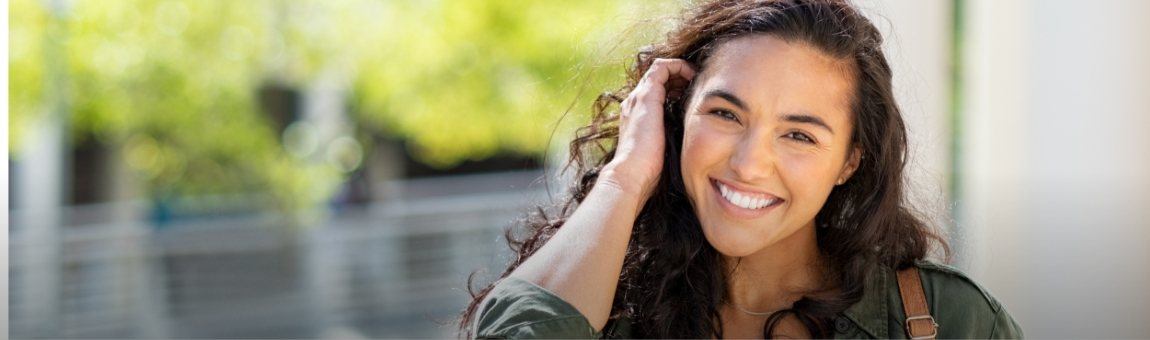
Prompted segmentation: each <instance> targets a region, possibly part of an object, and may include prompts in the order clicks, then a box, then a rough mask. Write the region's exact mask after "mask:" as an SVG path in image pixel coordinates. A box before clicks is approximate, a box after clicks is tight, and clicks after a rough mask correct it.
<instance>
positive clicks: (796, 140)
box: [682, 35, 859, 257]
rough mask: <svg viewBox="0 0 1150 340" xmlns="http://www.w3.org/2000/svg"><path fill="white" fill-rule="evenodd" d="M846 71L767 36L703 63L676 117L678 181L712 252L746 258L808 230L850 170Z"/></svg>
mask: <svg viewBox="0 0 1150 340" xmlns="http://www.w3.org/2000/svg"><path fill="white" fill-rule="evenodd" d="M848 70H849V67H848V66H847V65H846V64H844V62H843V61H841V60H837V59H832V58H831V57H829V56H826V55H824V54H822V52H819V51H818V50H816V49H814V48H813V47H809V46H808V45H806V44H802V43H789V42H786V41H784V40H782V39H779V38H776V37H774V36H770V35H757V36H750V37H743V38H737V39H734V40H731V41H729V42H726V43H723V44H722V45H720V46H719V48H718V50H717V51H715V53H714V54H713V55H712V56H711V57H710V59H709V60H708V61H707V62H706V64H705V65H703V71H702V73H701V74H700V75H699V77H697V78H696V79H695V82H696V83H695V84H693V86H694V91H693V95H692V97H691V100H690V101H689V104H688V107H687V111H686V115H685V122H684V125H685V131H684V137H683V153H682V173H683V181H684V183H685V185H686V189H687V194H688V196H689V197H690V200H691V203H692V205H693V206H694V209H695V212H696V214H697V215H698V216H699V220H700V222H701V223H702V226H703V234H704V235H705V236H706V238H707V241H708V242H710V243H711V245H712V246H714V247H715V248H716V249H717V250H718V251H719V252H720V253H722V254H724V255H727V256H734V257H741V256H746V255H750V254H753V253H755V252H757V251H759V250H762V249H764V248H766V247H769V246H771V245H773V244H776V243H777V242H778V241H780V240H784V239H786V238H787V237H789V236H791V235H793V234H795V232H796V231H798V230H801V229H802V228H814V218H815V215H816V214H817V213H818V212H819V210H820V209H821V208H822V206H823V203H824V202H826V199H827V196H828V195H830V192H831V189H832V188H834V186H835V185H836V184H837V183H838V182H839V181H841V180H845V179H846V178H849V176H850V174H851V172H853V171H854V168H855V167H856V166H857V164H858V156H859V154H858V152H857V151H855V150H854V148H853V147H852V146H851V144H850V136H851V129H852V126H851V112H850V99H851V96H852V95H853V90H854V87H853V82H852V80H851V78H850V76H849V73H848Z"/></svg>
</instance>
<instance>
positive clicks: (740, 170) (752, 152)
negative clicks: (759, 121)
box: [730, 134, 778, 183]
mask: <svg viewBox="0 0 1150 340" xmlns="http://www.w3.org/2000/svg"><path fill="white" fill-rule="evenodd" d="M777 161H778V157H777V155H776V154H775V150H774V148H772V147H771V143H770V140H769V138H766V137H765V136H755V135H753V134H752V135H748V138H744V139H743V140H741V141H740V142H739V144H738V145H737V146H736V147H735V152H734V153H732V154H731V159H730V166H731V170H732V171H734V173H735V175H736V176H738V177H739V179H740V180H742V181H744V182H747V183H755V182H759V181H762V180H764V179H767V178H770V177H771V176H773V175H774V172H775V163H776V162H777Z"/></svg>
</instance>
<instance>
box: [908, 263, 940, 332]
mask: <svg viewBox="0 0 1150 340" xmlns="http://www.w3.org/2000/svg"><path fill="white" fill-rule="evenodd" d="M898 292H899V294H900V295H902V310H903V311H904V312H906V335H907V336H908V337H910V338H911V339H934V338H935V336H937V335H938V324H937V323H935V322H934V317H932V316H930V308H929V307H927V304H926V293H925V292H924V291H923V289H922V279H921V278H919V275H918V267H915V266H911V267H910V268H907V269H903V270H900V271H898Z"/></svg>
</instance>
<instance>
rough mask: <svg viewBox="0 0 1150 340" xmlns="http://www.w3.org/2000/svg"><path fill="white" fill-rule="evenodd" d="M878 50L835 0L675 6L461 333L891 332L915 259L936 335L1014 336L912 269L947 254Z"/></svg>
mask: <svg viewBox="0 0 1150 340" xmlns="http://www.w3.org/2000/svg"><path fill="white" fill-rule="evenodd" d="M881 42H882V37H881V36H880V34H879V32H878V31H877V30H876V29H875V27H874V26H873V25H872V24H871V23H870V22H869V21H868V20H867V19H865V18H864V17H863V16H861V15H860V14H859V13H858V11H857V10H856V9H854V8H852V7H851V5H849V4H848V3H846V2H844V1H801V0H794V1H786V0H777V1H770V0H768V1H744V0H720V1H714V2H710V3H706V4H702V5H700V6H698V8H696V9H694V10H692V11H690V12H689V13H688V15H687V16H686V17H685V19H684V20H682V22H680V24H679V25H678V27H677V28H676V30H674V31H673V32H672V33H671V34H669V36H668V37H667V40H666V41H664V42H663V43H661V44H659V45H656V46H654V47H653V48H652V49H650V50H648V51H645V52H642V53H639V56H638V62H637V64H636V67H635V68H634V69H633V70H632V72H631V73H630V74H629V78H628V82H627V84H626V85H625V86H624V87H623V88H622V89H620V90H619V91H616V92H614V93H608V94H605V95H603V96H601V97H600V98H599V100H598V101H597V105H596V106H595V107H596V112H595V116H594V119H593V122H592V123H591V124H590V125H589V126H586V127H584V128H582V129H580V130H579V132H578V136H577V138H576V139H575V141H573V142H572V143H571V151H572V155H573V156H572V159H571V161H572V164H574V165H575V166H576V167H577V171H578V175H579V178H580V181H579V182H578V183H577V185H576V187H575V188H574V190H573V194H572V196H571V198H570V199H569V200H568V201H567V202H566V204H565V205H564V206H563V209H562V211H561V212H560V215H561V216H560V217H559V218H554V219H552V218H548V217H547V216H546V215H545V214H543V213H540V214H538V215H537V216H536V219H535V220H534V221H531V222H530V223H529V227H530V228H531V231H532V232H531V233H530V234H529V235H528V236H527V237H526V239H524V240H522V241H517V242H512V244H513V246H514V247H513V248H515V249H516V250H517V251H518V255H519V256H518V258H517V259H515V261H514V262H513V263H512V264H511V265H510V267H509V268H508V269H507V271H506V272H504V273H503V279H501V280H499V281H497V282H496V283H494V284H492V285H491V286H488V287H486V288H485V289H482V290H481V291H479V292H478V293H477V294H473V300H472V302H471V304H470V305H469V306H468V308H467V310H465V311H464V313H463V320H462V324H461V327H463V329H464V330H465V331H467V332H468V334H469V335H470V336H474V337H482V338H486V337H562V338H574V337H628V338H629V337H658V338H683V337H692V338H702V337H730V338H749V337H768V338H770V337H800V338H810V337H818V338H825V337H832V336H833V337H849V338H860V337H876V338H895V337H906V336H907V335H908V333H907V327H906V324H907V323H908V321H907V319H908V318H907V315H908V313H905V312H904V308H903V307H902V306H903V299H902V298H901V297H900V290H899V287H898V284H896V281H897V280H896V274H895V273H896V272H898V271H900V270H903V269H906V268H914V269H917V272H918V273H920V275H921V280H914V281H917V282H920V283H921V285H922V287H923V288H925V289H923V290H921V292H924V293H923V294H924V295H925V297H926V301H927V302H926V305H929V306H930V307H929V314H930V317H931V318H933V321H934V324H937V328H935V329H933V330H934V331H937V334H936V335H937V336H939V337H944V338H950V337H955V338H988V337H1020V336H1021V335H1022V333H1021V330H1020V328H1019V327H1018V325H1017V324H1016V323H1015V322H1014V320H1013V319H1012V318H1011V317H1010V315H1009V314H1008V313H1007V312H1006V310H1005V309H1003V307H1002V306H1001V305H1000V304H999V303H998V302H996V301H995V300H994V299H993V298H992V297H990V296H989V295H988V294H987V293H986V292H985V291H984V290H982V289H981V288H979V287H978V286H977V285H976V284H974V283H973V282H971V281H970V280H969V279H968V278H966V277H965V276H964V275H963V274H961V273H960V272H958V271H956V270H954V269H952V268H949V267H946V266H943V265H938V264H934V263H931V262H927V261H925V260H924V258H925V257H926V256H927V255H928V251H929V250H930V248H931V246H932V245H936V244H937V245H938V246H939V248H940V249H941V250H943V253H945V252H946V246H945V244H944V243H943V242H942V240H941V239H940V238H939V237H937V236H935V235H934V234H932V233H931V232H930V231H929V228H928V226H927V225H926V224H925V223H924V222H923V220H922V219H920V218H919V217H916V216H915V215H914V214H913V213H912V211H911V209H910V208H909V207H908V206H907V205H906V202H905V201H904V197H905V189H904V186H903V183H904V178H903V169H904V165H905V158H906V150H907V142H906V131H905V127H904V124H903V121H902V118H901V115H900V113H899V109H898V107H897V106H896V105H895V102H894V97H893V94H892V91H891V71H890V67H889V65H888V64H887V61H886V58H885V57H884V55H883V53H882V50H881V47H880V46H881ZM624 96H625V98H624ZM616 108H617V109H616ZM597 151H598V153H596V152H597ZM572 208H574V209H573V210H572ZM540 211H542V210H540ZM906 272H911V271H902V272H899V273H900V275H901V273H906ZM906 282H911V281H906ZM904 290H906V288H904ZM907 301H910V300H909V299H908V300H907ZM908 303H909V302H908ZM922 319H923V320H925V321H927V323H928V324H931V323H930V322H929V321H930V319H929V318H922ZM917 324H918V323H917V322H916V325H917ZM916 327H918V326H916ZM916 331H917V329H916ZM915 335H924V334H923V333H921V332H920V333H919V334H915ZM925 335H930V334H929V333H926V334H925Z"/></svg>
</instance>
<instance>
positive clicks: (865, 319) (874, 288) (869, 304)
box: [843, 266, 890, 339]
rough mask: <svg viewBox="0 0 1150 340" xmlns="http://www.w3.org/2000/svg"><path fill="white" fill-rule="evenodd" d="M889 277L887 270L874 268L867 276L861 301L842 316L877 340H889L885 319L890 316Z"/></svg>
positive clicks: (879, 267)
mask: <svg viewBox="0 0 1150 340" xmlns="http://www.w3.org/2000/svg"><path fill="white" fill-rule="evenodd" d="M889 277H890V270H889V269H887V268H885V267H883V266H876V268H875V269H873V270H871V271H870V274H868V275H867V284H866V286H865V288H864V293H863V296H862V299H861V300H859V302H856V303H855V304H854V305H851V306H850V307H849V308H847V309H846V310H845V311H843V315H846V317H847V318H848V319H850V320H851V321H852V322H854V324H855V325H857V326H858V327H859V328H860V329H862V330H863V331H865V332H867V334H870V336H872V337H874V338H878V339H889V338H890V336H889V334H887V318H888V315H890V314H888V312H889V311H890V310H889V308H890V306H889V305H890V302H889V299H887V295H888V294H887V292H888V289H889V287H887V284H888V282H889Z"/></svg>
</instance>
